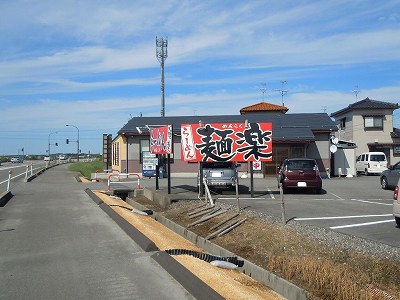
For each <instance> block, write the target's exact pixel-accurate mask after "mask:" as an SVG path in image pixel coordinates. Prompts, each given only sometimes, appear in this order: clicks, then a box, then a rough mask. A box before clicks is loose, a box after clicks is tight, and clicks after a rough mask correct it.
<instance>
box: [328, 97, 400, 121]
mask: <svg viewBox="0 0 400 300" xmlns="http://www.w3.org/2000/svg"><path fill="white" fill-rule="evenodd" d="M397 108H399V105H398V104H397V103H390V102H383V101H378V100H372V99H369V98H365V99H364V100H361V101H358V102H355V103H353V104H350V105H349V106H348V107H346V108H343V109H341V110H338V111H336V112H334V113H332V114H331V117H335V116H338V115H341V114H344V113H347V112H349V111H353V110H357V109H371V110H373V109H393V110H395V109H397Z"/></svg>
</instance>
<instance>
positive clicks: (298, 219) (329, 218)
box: [295, 214, 393, 221]
mask: <svg viewBox="0 0 400 300" xmlns="http://www.w3.org/2000/svg"><path fill="white" fill-rule="evenodd" d="M389 216H393V214H384V215H361V216H340V217H313V218H295V220H296V221H310V220H336V219H353V218H370V217H389Z"/></svg>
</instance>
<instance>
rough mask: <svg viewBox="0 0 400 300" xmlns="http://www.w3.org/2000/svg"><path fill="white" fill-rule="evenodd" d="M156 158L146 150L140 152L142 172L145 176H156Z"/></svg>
mask: <svg viewBox="0 0 400 300" xmlns="http://www.w3.org/2000/svg"><path fill="white" fill-rule="evenodd" d="M157 164H158V158H157V157H156V155H155V154H152V153H150V152H148V151H143V152H142V174H143V176H145V177H156V167H157Z"/></svg>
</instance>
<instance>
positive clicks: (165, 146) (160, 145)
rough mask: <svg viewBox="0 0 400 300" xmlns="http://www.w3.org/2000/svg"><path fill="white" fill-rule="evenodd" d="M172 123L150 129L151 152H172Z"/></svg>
mask: <svg viewBox="0 0 400 300" xmlns="http://www.w3.org/2000/svg"><path fill="white" fill-rule="evenodd" d="M172 143H173V141H172V125H166V126H162V127H157V128H151V130H150V153H152V154H171V153H172Z"/></svg>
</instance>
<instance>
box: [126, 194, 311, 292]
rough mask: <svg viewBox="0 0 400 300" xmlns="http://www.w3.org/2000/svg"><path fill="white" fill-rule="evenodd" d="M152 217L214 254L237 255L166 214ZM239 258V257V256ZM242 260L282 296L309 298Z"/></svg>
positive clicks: (245, 267)
mask: <svg viewBox="0 0 400 300" xmlns="http://www.w3.org/2000/svg"><path fill="white" fill-rule="evenodd" d="M126 202H127V203H128V204H130V205H132V206H133V207H134V208H136V209H140V210H146V209H148V208H146V207H145V206H143V205H141V204H139V203H137V202H135V201H134V200H133V199H131V198H127V199H126ZM150 217H152V218H154V219H155V220H156V221H158V222H159V223H160V224H162V225H164V226H166V227H168V228H169V229H171V230H172V231H174V232H175V233H177V234H179V235H180V236H182V237H183V238H185V239H186V240H188V241H190V242H191V243H193V244H194V245H196V246H198V247H200V248H202V249H204V250H205V251H207V252H208V253H210V254H212V255H217V256H237V255H236V254H235V253H232V252H230V251H228V250H226V249H224V248H222V247H220V246H218V245H216V244H214V243H212V242H210V241H209V240H206V239H205V238H203V237H201V236H199V235H197V234H195V233H194V232H192V231H190V230H188V229H187V228H185V227H183V226H181V225H178V224H176V223H174V222H172V221H171V220H169V219H167V218H165V217H164V216H162V215H160V214H158V213H156V212H153V215H151V216H150ZM238 258H239V257H238ZM239 259H240V260H243V261H244V265H243V267H242V268H239V270H241V271H242V273H244V274H246V275H248V276H250V277H251V278H253V279H254V280H256V281H258V282H260V283H262V284H264V285H266V286H268V287H270V288H271V289H272V290H274V291H275V292H277V293H278V294H280V295H281V296H283V297H285V298H286V299H289V300H307V299H308V293H307V291H305V290H304V289H302V288H300V287H298V286H296V285H294V284H293V283H291V282H289V281H287V280H285V279H283V278H281V277H279V276H277V275H275V274H274V273H272V272H269V271H267V270H265V269H263V268H261V267H259V266H257V265H255V264H254V263H252V262H250V261H248V260H246V259H244V258H242V257H240V258H239Z"/></svg>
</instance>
